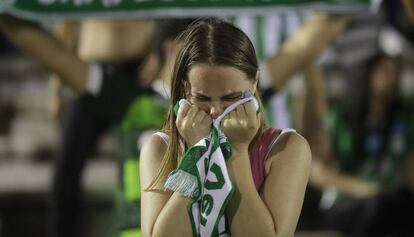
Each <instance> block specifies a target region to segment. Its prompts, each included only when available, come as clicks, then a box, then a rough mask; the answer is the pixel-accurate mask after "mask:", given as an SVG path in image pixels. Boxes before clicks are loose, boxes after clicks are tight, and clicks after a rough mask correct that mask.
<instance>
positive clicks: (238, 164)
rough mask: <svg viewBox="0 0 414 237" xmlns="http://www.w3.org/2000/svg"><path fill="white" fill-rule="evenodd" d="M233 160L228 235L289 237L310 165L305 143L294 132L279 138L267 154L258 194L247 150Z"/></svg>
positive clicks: (307, 146) (297, 215) (297, 213)
mask: <svg viewBox="0 0 414 237" xmlns="http://www.w3.org/2000/svg"><path fill="white" fill-rule="evenodd" d="M233 158H234V159H231V160H230V163H229V173H230V174H232V180H233V184H234V186H235V189H236V190H235V193H234V195H233V197H232V200H231V201H230V203H229V207H228V214H229V217H230V221H231V226H230V227H231V233H232V236H235V237H238V236H283V237H285V236H293V235H294V232H295V229H296V224H297V221H298V218H299V215H300V212H301V208H302V203H303V198H304V193H305V188H306V184H307V181H308V177H309V172H310V165H311V152H310V149H309V145H308V144H307V142H306V140H305V139H304V138H302V137H301V136H299V135H298V134H296V133H288V134H285V135H282V137H281V138H280V139H279V140H278V142H277V145H275V146H274V148H273V149H272V151H271V153H270V154H269V157H268V161H267V163H266V164H267V165H266V169H267V176H266V180H265V182H264V185H263V187H262V190H261V193H260V195H259V194H258V193H257V191H256V189H255V186H254V182H253V177H252V174H251V168H250V163H249V162H250V161H249V157H248V155H247V151H245V152H244V153H242V154H240V153H238V154H237V153H236V154H235V155H234V157H233Z"/></svg>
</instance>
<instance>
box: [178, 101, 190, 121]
mask: <svg viewBox="0 0 414 237" xmlns="http://www.w3.org/2000/svg"><path fill="white" fill-rule="evenodd" d="M190 108H191V106H190V105H189V104H187V103H182V104H181V105H180V107H179V108H178V111H177V119H182V118H184V117H185V116H187V113H188V111H189V110H190Z"/></svg>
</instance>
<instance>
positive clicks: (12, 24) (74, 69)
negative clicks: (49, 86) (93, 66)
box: [0, 15, 89, 94]
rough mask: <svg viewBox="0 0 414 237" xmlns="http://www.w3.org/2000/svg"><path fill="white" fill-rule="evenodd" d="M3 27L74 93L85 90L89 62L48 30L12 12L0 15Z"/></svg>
mask: <svg viewBox="0 0 414 237" xmlns="http://www.w3.org/2000/svg"><path fill="white" fill-rule="evenodd" d="M0 29H1V30H2V31H3V32H4V33H5V35H6V36H7V37H8V39H9V40H10V41H11V42H12V43H13V44H14V45H15V46H16V47H17V48H18V49H19V50H21V51H22V52H23V53H25V54H26V55H28V56H29V57H31V58H32V59H35V60H36V61H37V62H39V63H40V64H41V65H43V66H44V67H46V68H47V69H48V70H50V71H51V72H53V73H56V74H57V75H58V76H59V77H60V78H61V79H62V82H63V83H65V84H67V85H68V86H69V87H70V88H71V89H72V90H73V91H74V92H75V93H78V94H81V93H83V92H84V91H85V81H86V79H87V77H88V73H89V65H88V64H87V63H86V62H84V61H82V60H81V59H80V58H78V57H77V56H76V55H75V54H74V53H72V52H70V50H69V49H67V48H66V47H65V46H64V45H62V43H61V42H59V41H58V40H57V39H56V38H55V37H54V36H52V35H51V34H50V33H49V32H47V31H45V30H44V29H42V28H41V27H39V26H38V25H36V24H34V23H32V22H29V21H25V20H22V19H18V18H16V17H13V16H10V15H0Z"/></svg>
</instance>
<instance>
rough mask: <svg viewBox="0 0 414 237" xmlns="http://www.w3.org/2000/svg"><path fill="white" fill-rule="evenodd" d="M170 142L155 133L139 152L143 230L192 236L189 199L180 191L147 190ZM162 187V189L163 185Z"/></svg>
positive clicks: (158, 234)
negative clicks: (166, 142)
mask: <svg viewBox="0 0 414 237" xmlns="http://www.w3.org/2000/svg"><path fill="white" fill-rule="evenodd" d="M166 148H167V145H166V144H165V142H164V141H163V140H162V139H161V138H160V137H159V136H156V135H153V136H152V137H151V138H150V139H149V141H148V142H147V143H145V144H144V146H143V147H142V150H141V154H140V176H141V177H140V178H141V229H142V233H143V236H147V237H149V236H183V237H185V236H192V231H191V224H190V219H189V217H188V213H187V205H188V204H189V202H190V199H188V198H185V197H183V196H182V195H181V194H179V193H172V192H168V191H164V192H161V191H160V192H147V191H144V190H145V189H146V188H147V187H148V185H149V184H150V183H151V181H152V179H153V178H154V177H155V175H156V173H157V171H158V169H159V167H160V164H161V160H162V159H163V156H164V154H165V152H166ZM161 189H163V188H162V187H161Z"/></svg>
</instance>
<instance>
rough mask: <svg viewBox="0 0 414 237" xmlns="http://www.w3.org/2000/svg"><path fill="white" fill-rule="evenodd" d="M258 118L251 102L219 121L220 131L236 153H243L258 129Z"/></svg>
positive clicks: (240, 106)
mask: <svg viewBox="0 0 414 237" xmlns="http://www.w3.org/2000/svg"><path fill="white" fill-rule="evenodd" d="M259 124H260V123H259V117H258V115H257V113H256V108H255V106H254V104H253V102H251V101H250V102H247V103H245V104H242V105H239V106H237V107H236V109H235V110H233V111H232V112H231V113H229V114H228V115H227V116H226V117H224V118H223V120H222V121H221V129H222V131H223V132H224V134H225V135H226V136H227V138H228V139H229V141H230V144H231V146H232V148H233V150H235V151H236V152H244V151H247V150H248V148H249V144H250V142H251V141H252V140H253V138H254V136H255V135H256V133H257V130H258V129H259Z"/></svg>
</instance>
